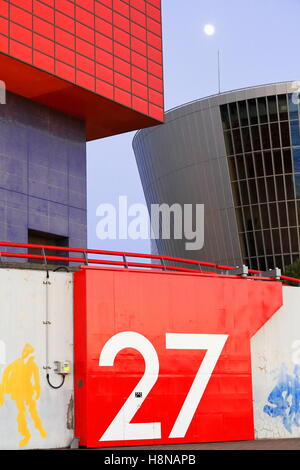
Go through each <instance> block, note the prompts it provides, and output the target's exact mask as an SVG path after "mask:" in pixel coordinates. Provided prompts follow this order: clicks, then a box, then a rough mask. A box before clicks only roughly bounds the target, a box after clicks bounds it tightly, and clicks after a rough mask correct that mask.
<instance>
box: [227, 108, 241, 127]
mask: <svg viewBox="0 0 300 470" xmlns="http://www.w3.org/2000/svg"><path fill="white" fill-rule="evenodd" d="M229 114H230V120H231V126H232V127H239V126H240V123H239V117H238V111H237V105H236V103H230V104H229Z"/></svg>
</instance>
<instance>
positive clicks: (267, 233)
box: [263, 230, 273, 255]
mask: <svg viewBox="0 0 300 470" xmlns="http://www.w3.org/2000/svg"><path fill="white" fill-rule="evenodd" d="M263 234H264V240H265V253H266V254H267V255H272V254H273V245H272V237H271V230H264V231H263Z"/></svg>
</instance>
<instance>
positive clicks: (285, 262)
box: [283, 255, 292, 266]
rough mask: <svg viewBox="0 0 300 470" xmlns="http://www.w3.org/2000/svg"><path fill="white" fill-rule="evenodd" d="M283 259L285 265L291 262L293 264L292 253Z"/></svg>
mask: <svg viewBox="0 0 300 470" xmlns="http://www.w3.org/2000/svg"><path fill="white" fill-rule="evenodd" d="M283 261H284V266H289V265H290V264H292V259H291V255H285V256H284V257H283Z"/></svg>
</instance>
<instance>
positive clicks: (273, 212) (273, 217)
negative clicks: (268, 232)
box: [269, 203, 279, 228]
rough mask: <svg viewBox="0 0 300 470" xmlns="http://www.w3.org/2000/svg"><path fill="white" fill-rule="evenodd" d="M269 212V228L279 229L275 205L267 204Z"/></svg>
mask: <svg viewBox="0 0 300 470" xmlns="http://www.w3.org/2000/svg"><path fill="white" fill-rule="evenodd" d="M269 211H270V216H271V227H274V228H276V227H279V219H278V212H277V204H276V203H271V204H269Z"/></svg>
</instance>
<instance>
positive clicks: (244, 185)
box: [240, 181, 250, 206]
mask: <svg viewBox="0 0 300 470" xmlns="http://www.w3.org/2000/svg"><path fill="white" fill-rule="evenodd" d="M240 191H241V196H242V204H243V205H244V206H247V205H248V204H249V203H250V202H249V193H248V186H247V182H246V181H241V182H240Z"/></svg>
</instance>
